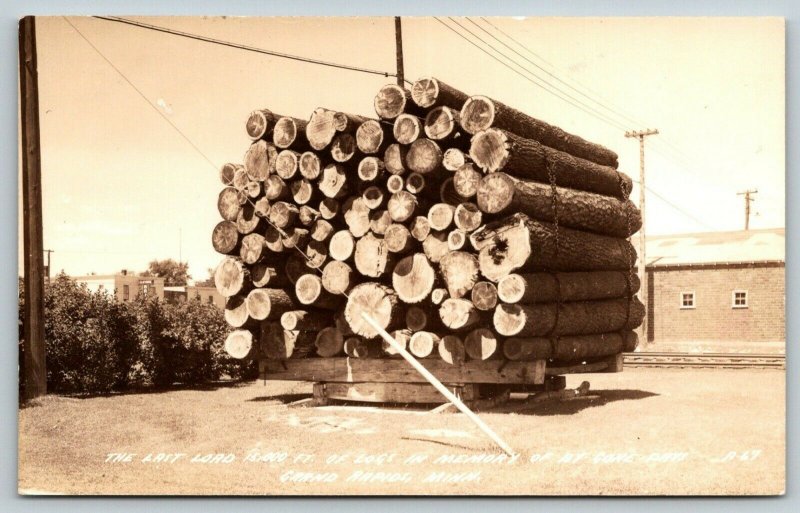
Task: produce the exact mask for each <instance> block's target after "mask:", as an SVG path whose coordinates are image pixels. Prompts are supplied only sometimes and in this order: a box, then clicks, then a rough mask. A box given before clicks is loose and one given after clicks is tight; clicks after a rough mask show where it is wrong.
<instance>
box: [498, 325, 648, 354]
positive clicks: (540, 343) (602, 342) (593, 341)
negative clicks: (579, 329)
mask: <svg viewBox="0 0 800 513" xmlns="http://www.w3.org/2000/svg"><path fill="white" fill-rule="evenodd" d="M637 340H638V337H637V336H636V333H635V332H633V331H624V332H617V333H600V334H595V335H574V336H568V337H559V338H556V339H550V338H543V337H514V338H509V339H508V340H506V341H505V343H504V344H503V354H504V355H505V357H506V358H508V359H509V360H513V361H531V360H544V359H552V360H561V361H581V360H584V359H586V358H595V357H599V356H609V355H613V354H618V353H620V352H622V351H626V349H624V348H625V347H630V346H631V345H633V346H634V347H636V341H637Z"/></svg>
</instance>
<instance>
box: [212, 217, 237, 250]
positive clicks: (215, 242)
mask: <svg viewBox="0 0 800 513" xmlns="http://www.w3.org/2000/svg"><path fill="white" fill-rule="evenodd" d="M240 239H241V235H240V234H239V230H237V229H236V223H232V222H230V221H220V222H219V223H217V225H216V226H215V227H214V230H213V231H212V232H211V245H212V246H213V247H214V250H215V251H216V252H218V253H222V254H223V255H235V254H238V253H239V243H240Z"/></svg>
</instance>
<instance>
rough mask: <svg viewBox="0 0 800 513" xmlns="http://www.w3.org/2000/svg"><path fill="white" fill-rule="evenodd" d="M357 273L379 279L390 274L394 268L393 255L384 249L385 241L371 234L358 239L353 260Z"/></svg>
mask: <svg viewBox="0 0 800 513" xmlns="http://www.w3.org/2000/svg"><path fill="white" fill-rule="evenodd" d="M353 261H354V262H355V264H356V269H357V270H358V272H359V273H361V274H362V275H364V276H369V277H370V278H380V277H381V276H384V275H385V274H386V273H388V272H391V270H392V267H393V266H394V261H395V259H394V255H393V254H392V253H390V252H389V249H388V248H387V247H386V241H385V240H383V239H379V238H377V237H375V236H374V235H373V234H372V233H367V234H366V235H365V236H363V237H361V238H360V239H358V242H356V251H355V255H354V258H353Z"/></svg>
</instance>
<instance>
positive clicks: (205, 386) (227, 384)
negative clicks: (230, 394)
mask: <svg viewBox="0 0 800 513" xmlns="http://www.w3.org/2000/svg"><path fill="white" fill-rule="evenodd" d="M252 384H253V380H225V381H212V382H210V383H199V384H194V385H182V384H180V383H177V384H174V385H168V386H147V387H133V388H129V389H127V390H121V391H112V392H102V393H91V394H57V395H63V396H64V397H70V398H73V399H94V398H96V397H115V396H123V395H150V394H165V393H168V392H180V391H193V392H214V391H216V390H221V389H225V388H239V387H246V386H250V385H252Z"/></svg>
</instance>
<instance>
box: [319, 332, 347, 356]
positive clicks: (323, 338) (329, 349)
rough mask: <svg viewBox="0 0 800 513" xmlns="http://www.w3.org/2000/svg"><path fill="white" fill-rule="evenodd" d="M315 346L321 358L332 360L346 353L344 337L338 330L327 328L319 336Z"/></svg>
mask: <svg viewBox="0 0 800 513" xmlns="http://www.w3.org/2000/svg"><path fill="white" fill-rule="evenodd" d="M314 346H316V348H317V354H318V355H319V356H321V357H323V358H332V357H334V356H337V355H339V354H341V353H342V351H344V335H343V334H342V332H341V331H340V330H339V329H338V328H334V327H328V328H325V329H323V330H321V331H320V332H319V333H318V334H317V338H316V340H315V341H314Z"/></svg>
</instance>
